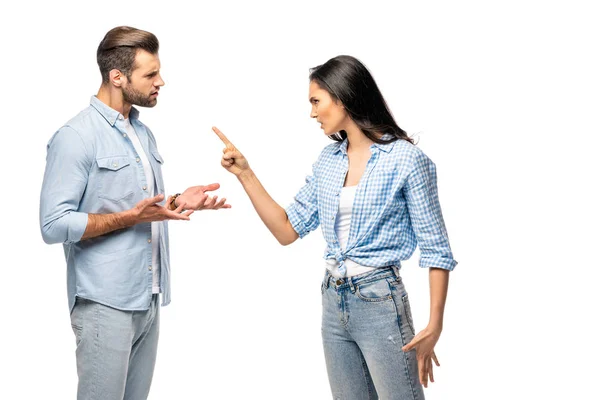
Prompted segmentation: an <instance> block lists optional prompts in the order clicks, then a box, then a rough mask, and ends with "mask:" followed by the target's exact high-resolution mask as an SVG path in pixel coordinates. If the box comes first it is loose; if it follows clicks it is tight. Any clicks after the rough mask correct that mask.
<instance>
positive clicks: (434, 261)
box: [419, 257, 458, 271]
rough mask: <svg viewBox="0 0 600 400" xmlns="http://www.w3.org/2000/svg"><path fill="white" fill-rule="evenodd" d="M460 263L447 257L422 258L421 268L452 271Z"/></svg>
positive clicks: (420, 261)
mask: <svg viewBox="0 0 600 400" xmlns="http://www.w3.org/2000/svg"><path fill="white" fill-rule="evenodd" d="M456 264H458V262H457V261H456V260H453V259H452V258H447V257H421V259H420V260H419V266H420V267H421V268H440V269H445V270H448V271H452V270H453V269H454V267H456Z"/></svg>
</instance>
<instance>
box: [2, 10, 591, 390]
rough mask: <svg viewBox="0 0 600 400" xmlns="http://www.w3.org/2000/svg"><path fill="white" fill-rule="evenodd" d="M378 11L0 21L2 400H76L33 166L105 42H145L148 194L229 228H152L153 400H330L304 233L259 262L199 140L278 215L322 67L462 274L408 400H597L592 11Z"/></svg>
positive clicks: (413, 277) (202, 221) (92, 88)
mask: <svg viewBox="0 0 600 400" xmlns="http://www.w3.org/2000/svg"><path fill="white" fill-rule="evenodd" d="M290 3H291V2H290ZM389 4H392V2H389ZM389 4H388V3H383V2H378V1H368V2H361V3H360V4H355V3H350V2H325V1H302V2H298V3H297V4H293V5H292V4H288V2H273V3H265V2H257V1H252V2H250V1H249V2H237V3H236V2H217V1H214V2H210V3H200V2H198V3H197V4H196V5H194V6H191V5H183V4H179V2H175V1H172V2H160V3H159V2H152V1H128V2H117V3H110V2H94V3H93V5H92V3H91V2H90V3H89V5H88V3H84V2H66V1H52V2H38V3H34V2H29V1H23V2H20V3H19V5H16V2H12V3H10V5H6V3H4V5H2V6H1V7H2V10H1V11H0V44H1V47H0V49H1V53H0V54H1V62H0V78H1V80H0V82H1V85H0V88H1V90H2V93H1V96H0V112H1V115H2V119H1V121H2V122H1V123H2V128H1V129H2V138H1V139H0V140H1V142H0V143H1V145H0V146H1V147H0V160H1V161H2V168H1V169H0V171H1V172H0V173H1V183H2V193H3V198H4V212H3V213H4V216H3V218H2V225H3V226H2V230H1V233H0V235H1V242H0V246H2V273H1V274H0V277H1V278H0V279H1V283H2V286H1V287H2V293H1V297H2V322H1V330H0V365H1V367H2V374H1V375H0V398H1V399H41V398H52V399H71V398H75V390H76V383H77V377H76V368H75V355H74V350H75V339H74V336H73V333H72V331H71V327H70V322H69V316H68V312H67V311H68V310H67V297H66V272H65V270H66V268H65V262H64V257H63V253H62V247H61V246H60V245H53V246H47V245H45V244H44V243H43V241H42V238H41V235H40V233H39V226H38V206H39V191H40V187H41V182H42V176H43V171H44V167H45V151H46V149H45V146H46V143H47V141H48V140H49V138H50V137H51V135H52V134H53V133H54V131H56V130H57V129H58V128H59V127H60V126H61V124H63V123H64V122H66V121H67V120H68V119H70V118H71V117H72V116H74V115H75V114H76V113H77V112H79V111H80V110H81V109H83V108H84V107H86V106H87V104H88V102H89V97H90V96H91V95H93V94H95V93H96V92H97V89H98V87H99V84H100V74H99V72H98V70H97V65H96V61H95V52H96V48H97V46H98V43H99V42H100V40H101V39H102V37H103V36H104V34H105V33H106V31H108V30H109V29H111V28H113V27H114V26H117V25H131V26H135V27H138V28H141V29H145V30H149V31H151V32H153V33H155V34H156V35H157V36H158V38H159V40H160V45H161V49H160V58H161V62H162V75H163V77H164V79H165V81H166V82H167V84H166V86H165V87H164V88H163V90H161V95H160V98H159V104H158V106H156V107H155V108H154V109H143V110H142V114H141V119H142V121H144V122H145V123H146V124H147V125H148V126H150V127H151V128H152V130H153V131H154V133H155V134H156V136H157V140H158V145H159V150H160V152H161V153H162V155H163V157H164V158H165V165H164V169H163V171H164V175H165V180H166V182H167V191H168V192H169V193H174V192H176V191H181V190H183V189H185V188H186V187H188V186H190V185H195V184H207V183H211V182H219V183H221V185H222V188H221V190H219V192H218V193H219V194H221V195H223V196H226V197H227V198H228V199H229V201H230V202H231V204H232V205H233V208H232V209H231V210H227V211H218V212H199V213H197V214H195V215H194V216H193V220H192V221H191V222H187V223H185V222H176V223H171V232H172V237H171V243H172V251H171V253H172V267H173V303H172V304H171V305H170V306H169V307H166V308H163V309H162V316H161V318H162V321H161V323H162V326H161V339H160V345H159V355H158V361H157V367H156V371H155V376H154V381H153V386H152V390H151V395H150V398H151V399H241V398H248V399H327V398H330V394H329V386H328V382H327V376H326V371H325V363H324V359H323V355H322V348H321V342H320V317H321V310H320V292H319V286H320V280H321V277H322V273H323V262H322V261H321V255H322V250H323V248H324V241H323V238H322V235H321V232H320V230H318V231H315V232H314V233H313V234H311V235H310V236H309V237H308V238H306V239H304V240H301V241H298V242H296V243H294V244H293V245H292V246H289V247H280V246H279V245H278V244H277V242H276V241H275V239H274V238H272V237H271V236H270V233H269V232H268V231H267V229H266V228H265V227H264V226H263V225H262V223H261V221H260V220H259V218H258V217H257V216H256V214H255V213H254V211H253V208H252V206H251V204H250V202H249V201H248V199H247V198H246V197H245V194H244V192H243V191H242V189H241V186H240V185H239V184H238V182H237V181H236V180H235V178H234V177H233V176H231V175H229V174H228V173H227V172H226V171H225V170H223V169H222V168H221V167H220V164H219V159H220V156H221V149H222V144H221V143H220V142H219V140H218V138H217V137H216V136H215V135H214V134H213V133H212V132H211V130H210V127H211V126H212V125H217V126H218V127H220V128H221V129H222V130H223V132H225V134H227V135H228V136H229V138H230V139H231V140H232V141H233V142H234V143H235V144H236V145H237V147H239V148H240V149H241V150H242V151H243V152H244V153H245V155H246V156H247V158H248V159H249V161H250V163H251V165H252V167H253V169H254V170H255V172H256V173H257V175H258V176H259V178H260V179H261V180H262V182H263V184H264V185H265V187H266V188H267V189H268V190H269V192H270V193H271V195H272V196H273V197H274V198H275V199H276V200H277V201H278V202H279V203H280V204H282V205H284V206H286V205H287V204H289V203H290V201H291V200H292V198H293V196H294V194H295V193H296V191H297V190H298V189H299V188H300V187H301V186H302V184H303V182H304V177H305V176H306V175H307V174H308V173H310V171H311V165H312V163H313V162H314V160H315V159H316V157H317V155H318V154H319V152H320V150H321V148H322V147H323V146H325V145H327V144H328V143H330V141H329V139H327V138H326V137H324V136H323V134H322V131H320V129H319V127H318V125H317V124H316V123H315V122H314V121H312V120H311V119H310V118H309V111H310V105H309V103H308V100H307V94H308V73H309V72H308V69H309V68H310V67H314V66H316V65H319V64H322V63H323V62H325V61H327V60H328V59H329V58H331V57H334V56H336V55H339V54H350V55H353V56H356V57H358V58H359V59H361V60H362V61H363V62H364V63H365V64H366V65H367V67H369V69H370V70H371V71H372V73H373V75H374V77H375V79H376V80H377V82H378V84H379V86H380V89H381V90H382V92H383V94H384V96H385V98H386V99H387V101H388V103H389V106H390V108H391V109H392V110H393V112H394V115H395V117H396V119H397V122H398V123H399V125H400V126H401V127H403V128H404V129H405V130H407V131H408V132H409V133H412V134H416V133H419V146H420V147H421V148H422V149H423V150H424V151H425V152H426V153H427V154H428V155H429V156H430V158H432V159H433V161H434V162H435V163H436V164H437V167H438V172H439V175H438V179H439V191H440V199H441V203H442V209H443V212H444V217H445V220H446V225H447V227H448V232H449V235H450V240H451V244H452V249H453V251H454V253H455V257H456V259H457V260H458V261H459V265H458V267H457V268H456V270H455V271H454V272H453V273H452V274H451V280H450V291H449V297H448V301H447V307H446V318H445V325H444V331H443V333H442V337H441V339H440V341H439V343H438V346H437V348H436V351H437V354H438V356H439V359H440V361H441V364H442V366H441V368H437V369H436V370H435V377H436V383H435V384H433V385H431V387H430V388H429V389H427V390H426V396H427V398H428V399H430V400H431V399H461V400H462V399H533V398H537V399H542V398H543V399H549V398H556V399H589V398H597V384H596V383H595V380H596V379H597V375H598V372H599V371H598V367H597V361H598V358H599V356H600V351H599V346H598V337H599V332H598V329H597V328H595V326H596V325H597V321H596V320H597V318H598V297H597V293H598V290H597V287H598V283H597V280H598V278H599V274H598V269H599V267H600V262H599V261H598V248H599V247H598V239H600V235H599V233H598V226H599V225H598V224H599V223H600V218H599V213H598V208H597V207H598V200H599V197H598V194H597V193H598V191H597V188H598V182H599V179H598V175H599V174H598V173H599V172H600V168H599V162H598V144H599V140H598V135H599V134H600V129H599V123H598V110H599V107H598V106H599V96H600V95H599V93H600V90H599V89H600V82H599V76H600V63H599V61H598V54H599V46H598V38H599V37H600V29H599V25H598V13H597V12H596V11H595V10H594V9H593V7H592V4H593V2H592V1H590V2H583V1H569V2H566V1H565V2H556V1H545V2H541V1H540V2H532V1H522V0H521V1H503V2H487V1H486V2H484V1H453V2H450V1H448V2H443V1H439V2H432V1H419V2H406V1H401V2H400V1H399V2H394V3H393V4H394V5H393V6H392V5H389ZM567 4H568V5H567ZM417 261H418V251H417V252H416V253H415V256H414V257H413V258H412V259H411V260H410V261H409V262H406V263H405V264H404V267H403V269H402V274H403V278H404V280H405V283H406V285H407V287H408V290H409V293H410V296H411V302H412V308H413V315H414V317H415V320H416V321H415V322H416V325H417V328H423V327H424V326H425V324H426V323H427V319H428V307H429V303H428V301H429V300H428V296H429V294H428V283H427V271H426V270H422V269H420V268H419V267H418V264H417Z"/></svg>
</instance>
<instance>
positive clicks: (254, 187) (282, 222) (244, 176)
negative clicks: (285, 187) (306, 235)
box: [238, 169, 298, 246]
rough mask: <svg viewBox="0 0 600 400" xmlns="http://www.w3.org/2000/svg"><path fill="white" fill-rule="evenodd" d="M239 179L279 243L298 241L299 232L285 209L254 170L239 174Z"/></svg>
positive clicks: (286, 243) (285, 243)
mask: <svg viewBox="0 0 600 400" xmlns="http://www.w3.org/2000/svg"><path fill="white" fill-rule="evenodd" d="M238 179H239V181H240V183H241V184H242V186H243V187H244V190H245V191H246V194H248V197H249V198H250V201H251V202H252V205H253V206H254V209H255V210H256V212H257V213H258V215H259V217H260V219H261V220H262V221H263V223H264V224H265V225H266V227H267V228H268V229H269V231H271V233H272V234H273V236H275V238H276V239H277V240H278V241H279V243H281V244H282V245H284V246H285V245H288V244H290V243H293V242H294V241H296V239H298V233H296V231H295V230H294V228H293V227H292V224H291V223H290V221H289V219H288V216H287V214H286V212H285V210H284V209H283V207H281V206H280V205H279V204H277V202H276V201H275V200H273V198H272V197H271V196H270V195H269V193H267V191H266V189H265V188H264V186H263V185H262V184H261V183H260V181H259V180H258V178H257V177H256V175H255V174H254V172H253V171H252V170H251V169H247V170H245V171H243V172H242V173H241V174H239V175H238Z"/></svg>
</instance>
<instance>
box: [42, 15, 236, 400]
mask: <svg viewBox="0 0 600 400" xmlns="http://www.w3.org/2000/svg"><path fill="white" fill-rule="evenodd" d="M97 60H98V65H99V67H100V72H101V74H102V85H101V86H100V89H99V91H98V94H97V95H96V96H92V99H91V103H90V106H89V107H88V108H86V109H85V110H83V111H82V112H81V113H79V114H78V115H77V116H76V117H75V118H73V119H72V120H71V121H69V122H68V123H67V124H65V125H64V126H63V127H61V128H60V129H59V130H58V131H57V132H56V133H55V134H54V136H53V137H52V139H51V140H50V142H49V143H48V154H47V159H46V172H45V174H44V182H43V185H42V192H41V202H40V225H41V230H42V236H43V238H44V241H45V242H46V243H63V245H64V251H65V257H66V260H67V288H68V297H69V309H70V311H71V325H72V327H73V331H74V333H75V336H76V342H77V350H76V358H77V373H78V376H79V384H78V391H77V392H78V394H77V395H78V399H85V400H93V399H102V400H113V399H114V400H123V399H135V400H139V399H146V398H147V396H148V392H149V390H150V383H151V380H152V374H153V371H154V363H155V359H156V348H157V343H158V331H159V305H158V296H159V293H162V305H167V304H169V302H170V300H171V299H170V297H171V293H170V283H169V279H170V276H169V275H170V266H169V240H168V230H167V221H168V220H189V216H190V214H191V213H192V212H193V211H194V210H200V209H221V208H229V207H230V206H229V205H228V204H226V203H225V199H221V200H217V197H216V196H214V197H209V196H208V195H207V194H206V193H205V192H207V191H211V190H216V189H218V188H219V185H218V184H212V185H208V186H194V187H190V188H189V189H187V190H186V191H185V192H184V193H183V194H181V195H175V196H173V197H169V198H168V199H167V201H166V202H164V183H163V177H162V172H161V165H162V163H163V159H162V157H161V155H160V153H159V152H158V150H157V147H156V141H155V139H154V135H153V134H152V132H151V131H150V130H149V129H148V128H147V127H146V126H145V125H144V124H142V123H141V122H140V120H139V119H138V114H139V113H138V111H137V110H136V109H135V108H133V107H132V105H138V106H141V107H154V106H155V105H156V103H157V97H158V93H159V90H160V88H161V87H162V86H163V85H164V82H163V80H162V78H161V76H160V61H159V58H158V40H157V38H156V36H154V35H153V34H152V33H149V32H145V31H142V30H139V29H135V28H131V27H117V28H114V29H112V30H110V31H109V32H108V33H107V34H106V36H105V37H104V39H103V40H102V42H101V43H100V45H99V47H98V51H97ZM184 210H187V211H184Z"/></svg>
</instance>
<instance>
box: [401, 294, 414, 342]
mask: <svg viewBox="0 0 600 400" xmlns="http://www.w3.org/2000/svg"><path fill="white" fill-rule="evenodd" d="M402 308H403V309H404V319H405V321H406V324H407V325H408V327H409V328H410V331H411V332H412V334H413V336H414V335H415V325H414V323H413V318H412V312H411V311H410V302H409V301H408V295H407V294H405V295H404V296H402Z"/></svg>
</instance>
